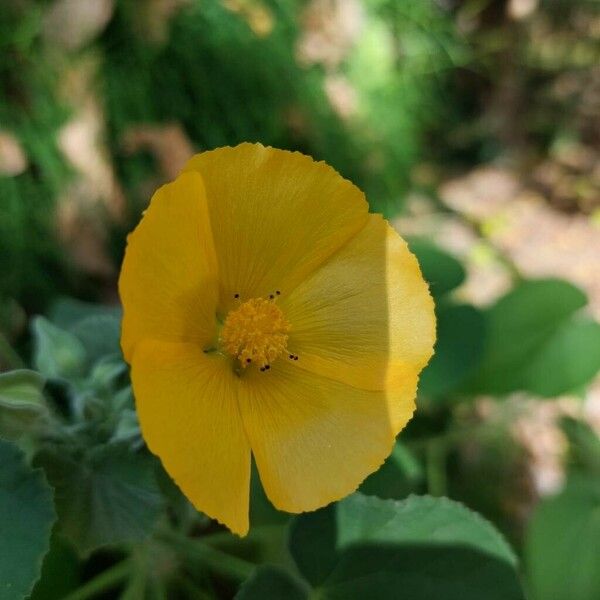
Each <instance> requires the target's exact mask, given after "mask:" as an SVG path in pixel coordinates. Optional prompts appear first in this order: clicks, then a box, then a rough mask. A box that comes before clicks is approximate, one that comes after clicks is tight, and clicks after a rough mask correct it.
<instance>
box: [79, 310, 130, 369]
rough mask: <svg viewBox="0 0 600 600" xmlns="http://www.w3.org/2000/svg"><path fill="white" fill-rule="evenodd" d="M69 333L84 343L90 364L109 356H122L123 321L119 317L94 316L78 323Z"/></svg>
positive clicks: (107, 315) (111, 315)
mask: <svg viewBox="0 0 600 600" xmlns="http://www.w3.org/2000/svg"><path fill="white" fill-rule="evenodd" d="M69 331H70V332H71V333H72V334H73V335H74V336H75V337H77V339H78V340H79V341H80V342H81V343H82V345H83V347H84V348H85V352H86V355H87V358H88V360H89V362H90V363H94V362H96V361H98V360H100V359H101V358H103V357H104V356H107V355H115V354H116V355H118V356H120V354H121V348H120V345H119V344H120V342H119V340H120V337H121V319H120V317H119V316H118V315H114V314H101V315H92V316H89V317H86V318H84V319H82V320H80V321H78V322H77V323H76V324H75V325H73V326H72V327H71V328H70V329H69Z"/></svg>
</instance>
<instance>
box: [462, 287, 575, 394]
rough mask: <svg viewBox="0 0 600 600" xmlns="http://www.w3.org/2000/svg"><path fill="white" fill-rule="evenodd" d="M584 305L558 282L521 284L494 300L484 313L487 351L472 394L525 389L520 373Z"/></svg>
mask: <svg viewBox="0 0 600 600" xmlns="http://www.w3.org/2000/svg"><path fill="white" fill-rule="evenodd" d="M585 304H586V297H585V295H584V294H583V292H581V291H580V290H579V289H578V288H576V287H575V286H573V285H571V284H570V283H567V282H565V281H561V280H557V279H540V280H535V281H533V280H532V281H524V282H522V283H521V284H520V285H518V286H517V287H516V288H514V289H513V290H512V291H510V292H509V293H508V294H507V295H505V296H504V297H502V298H501V299H500V300H498V302H497V303H496V304H495V305H494V306H492V307H491V308H490V309H489V310H488V311H487V313H486V319H487V338H486V340H487V342H486V349H485V354H484V358H483V362H482V364H481V368H480V369H479V371H478V373H477V376H476V377H475V379H474V381H473V383H472V385H471V386H470V389H471V391H477V392H481V393H492V394H503V393H508V392H512V391H515V390H519V389H523V386H525V385H527V381H528V380H527V377H525V376H524V369H525V368H527V367H528V366H529V365H530V363H532V361H535V359H536V356H537V355H538V354H539V353H540V352H542V350H543V348H544V346H545V345H546V344H548V343H549V342H550V341H551V339H552V337H553V336H554V335H555V334H556V332H557V330H558V329H559V328H560V327H561V326H563V325H564V324H565V323H567V322H568V321H569V318H570V317H571V316H572V315H573V314H574V313H575V312H576V311H577V310H579V309H580V308H582V307H583V306H585Z"/></svg>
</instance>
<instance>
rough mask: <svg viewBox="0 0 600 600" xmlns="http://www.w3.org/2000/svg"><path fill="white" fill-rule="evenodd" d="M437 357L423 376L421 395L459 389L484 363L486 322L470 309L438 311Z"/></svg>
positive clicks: (451, 306) (443, 307)
mask: <svg viewBox="0 0 600 600" xmlns="http://www.w3.org/2000/svg"><path fill="white" fill-rule="evenodd" d="M436 316H437V342H436V346H435V354H434V355H433V358H432V359H431V362H430V363H429V365H427V367H426V368H425V370H424V371H423V374H422V375H421V380H420V382H419V393H420V394H422V395H423V396H426V397H427V396H433V397H436V396H443V395H444V394H448V393H449V392H451V391H453V390H455V389H456V388H457V387H459V386H460V385H461V384H462V383H463V382H464V381H465V380H466V379H467V378H468V377H469V376H471V375H472V374H473V373H474V372H475V370H476V369H477V367H478V366H479V365H480V363H481V358H482V354H483V350H484V344H485V318H484V316H483V313H482V312H481V311H480V310H478V309H476V308H475V307H474V306H470V305H455V304H441V305H438V306H437V307H436Z"/></svg>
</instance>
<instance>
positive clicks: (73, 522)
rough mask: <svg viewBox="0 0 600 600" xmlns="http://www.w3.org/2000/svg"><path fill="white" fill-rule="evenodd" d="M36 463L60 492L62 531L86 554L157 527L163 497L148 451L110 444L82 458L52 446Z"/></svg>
mask: <svg viewBox="0 0 600 600" xmlns="http://www.w3.org/2000/svg"><path fill="white" fill-rule="evenodd" d="M35 461H36V464H39V465H40V466H42V467H43V468H44V470H45V471H46V474H47V476H48V480H49V481H50V482H51V484H52V485H53V486H54V488H55V490H56V508H57V511H58V527H59V531H60V532H61V533H63V534H64V535H65V536H67V537H68V538H69V539H70V540H71V542H72V543H73V544H74V546H75V547H76V548H77V550H78V551H79V552H80V553H81V554H82V555H87V554H88V553H90V552H92V551H93V550H95V549H96V548H99V547H101V546H105V545H109V544H114V543H118V542H135V541H139V540H142V539H144V538H145V537H146V536H147V535H148V534H149V533H150V531H151V530H152V528H153V526H154V522H155V519H156V518H157V516H158V514H159V512H160V510H161V508H162V496H161V494H160V492H159V490H158V486H157V484H156V479H155V476H154V461H153V459H152V457H150V456H148V455H147V454H145V453H134V452H131V451H130V450H129V449H128V447H127V446H126V445H124V444H110V445H107V446H104V447H100V448H98V449H95V450H94V451H91V452H88V453H87V454H86V455H84V456H82V457H73V456H69V455H67V454H66V453H65V452H64V451H62V452H59V451H55V450H51V449H47V450H44V451H42V452H40V453H38V454H37V455H36V458H35Z"/></svg>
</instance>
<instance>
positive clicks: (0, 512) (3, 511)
mask: <svg viewBox="0 0 600 600" xmlns="http://www.w3.org/2000/svg"><path fill="white" fill-rule="evenodd" d="M55 519H56V514H55V512H54V505H53V502H52V489H51V488H50V486H49V485H48V482H47V481H46V478H45V477H44V474H43V472H42V471H40V470H38V469H31V468H30V467H29V466H27V464H26V463H25V458H24V455H23V453H22V452H21V451H20V450H19V449H18V448H17V447H16V446H14V445H13V444H11V443H9V442H4V441H1V440H0V600H17V599H19V598H24V597H25V596H26V595H27V594H29V593H30V592H31V589H32V587H33V585H34V583H35V581H36V580H37V578H38V577H39V575H40V569H41V566H42V560H43V558H44V555H45V554H46V552H48V548H49V547H50V532H51V530H52V524H53V523H54V521H55Z"/></svg>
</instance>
